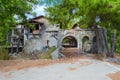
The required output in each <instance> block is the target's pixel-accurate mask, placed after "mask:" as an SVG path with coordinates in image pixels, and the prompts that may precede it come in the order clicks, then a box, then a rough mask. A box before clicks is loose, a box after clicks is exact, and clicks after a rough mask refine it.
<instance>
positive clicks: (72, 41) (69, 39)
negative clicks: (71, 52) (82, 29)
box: [62, 36, 77, 48]
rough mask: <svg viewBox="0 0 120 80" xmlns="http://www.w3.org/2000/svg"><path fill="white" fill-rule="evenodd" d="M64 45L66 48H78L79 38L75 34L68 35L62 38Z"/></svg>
mask: <svg viewBox="0 0 120 80" xmlns="http://www.w3.org/2000/svg"><path fill="white" fill-rule="evenodd" d="M62 46H63V47H64V48H76V47H77V40H76V38H75V37H73V36H66V37H65V38H64V39H63V40H62Z"/></svg>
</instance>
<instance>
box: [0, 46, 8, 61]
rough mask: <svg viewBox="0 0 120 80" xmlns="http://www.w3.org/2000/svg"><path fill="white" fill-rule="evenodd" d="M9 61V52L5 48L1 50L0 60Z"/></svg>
mask: <svg viewBox="0 0 120 80" xmlns="http://www.w3.org/2000/svg"><path fill="white" fill-rule="evenodd" d="M8 59H9V54H8V50H6V49H4V48H0V60H8Z"/></svg>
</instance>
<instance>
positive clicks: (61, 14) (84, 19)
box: [46, 0, 120, 54]
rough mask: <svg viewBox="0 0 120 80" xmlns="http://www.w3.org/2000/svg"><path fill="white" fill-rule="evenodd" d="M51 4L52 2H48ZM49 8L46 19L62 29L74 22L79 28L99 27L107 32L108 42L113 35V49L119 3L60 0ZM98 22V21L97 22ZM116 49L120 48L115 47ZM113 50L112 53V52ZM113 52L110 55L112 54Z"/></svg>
mask: <svg viewBox="0 0 120 80" xmlns="http://www.w3.org/2000/svg"><path fill="white" fill-rule="evenodd" d="M50 1H52V2H53V0H50ZM53 3H55V5H52V6H49V7H48V8H47V9H46V12H47V14H48V15H49V16H48V18H49V19H50V20H51V21H53V22H55V23H60V25H61V27H62V28H70V26H72V25H73V24H71V22H73V21H76V22H77V23H78V24H79V25H80V26H81V25H84V24H87V25H88V26H89V27H90V26H96V25H100V26H102V27H104V28H106V29H107V30H108V33H110V34H109V35H108V39H109V41H110V36H111V33H113V38H112V46H113V47H111V49H113V48H114V49H115V42H116V40H115V37H116V36H115V35H116V30H117V34H120V32H118V31H119V30H120V27H119V26H120V23H119V21H120V1H119V0H79V1H78V0H62V2H61V4H58V5H57V4H56V2H53ZM97 20H99V21H97ZM116 47H117V49H118V48H119V47H120V46H118V45H117V46H116ZM114 49H113V51H114ZM113 51H111V52H112V54H113Z"/></svg>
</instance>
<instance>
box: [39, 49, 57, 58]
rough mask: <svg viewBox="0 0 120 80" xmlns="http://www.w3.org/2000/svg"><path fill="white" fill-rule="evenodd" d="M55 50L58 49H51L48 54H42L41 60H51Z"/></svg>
mask: <svg viewBox="0 0 120 80" xmlns="http://www.w3.org/2000/svg"><path fill="white" fill-rule="evenodd" d="M55 49H56V47H51V48H49V49H48V50H47V51H46V52H44V53H42V54H40V55H39V58H41V59H51V58H52V56H51V53H52V52H53V51H55Z"/></svg>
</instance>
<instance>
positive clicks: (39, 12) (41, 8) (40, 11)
mask: <svg viewBox="0 0 120 80" xmlns="http://www.w3.org/2000/svg"><path fill="white" fill-rule="evenodd" d="M44 8H46V6H45V5H41V6H39V5H37V6H36V8H35V9H34V10H33V12H36V17H37V16H40V15H43V16H45V10H44ZM27 18H28V19H29V18H33V16H31V15H27Z"/></svg>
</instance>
